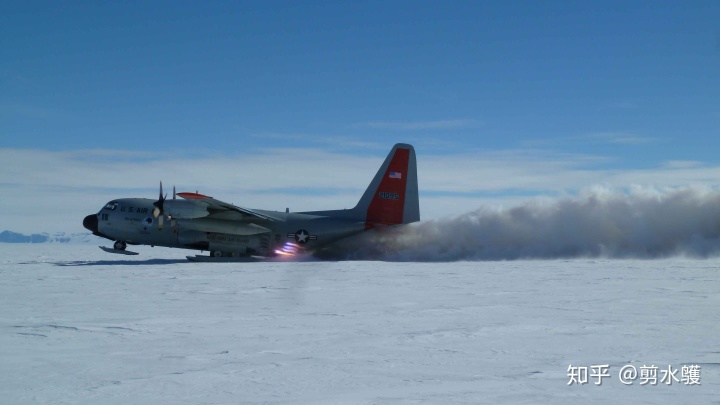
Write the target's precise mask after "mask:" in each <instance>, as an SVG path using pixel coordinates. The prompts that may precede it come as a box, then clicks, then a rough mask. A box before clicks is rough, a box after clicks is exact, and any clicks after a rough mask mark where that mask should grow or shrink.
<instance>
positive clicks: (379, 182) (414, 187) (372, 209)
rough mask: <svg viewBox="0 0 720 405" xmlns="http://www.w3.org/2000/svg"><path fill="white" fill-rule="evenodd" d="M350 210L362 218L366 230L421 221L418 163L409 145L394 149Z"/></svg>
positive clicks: (399, 145)
mask: <svg viewBox="0 0 720 405" xmlns="http://www.w3.org/2000/svg"><path fill="white" fill-rule="evenodd" d="M353 210H354V211H355V212H356V213H357V214H358V215H359V216H363V217H364V218H365V227H366V228H372V227H375V226H377V225H398V224H409V223H411V222H416V221H419V220H420V202H419V198H418V182H417V163H416V160H415V149H414V148H413V147H412V145H408V144H404V143H398V144H396V145H395V146H393V148H392V150H391V151H390V154H388V156H387V158H386V159H385V162H384V163H383V164H382V166H380V170H378V172H377V174H375V177H374V178H373V180H372V182H371V183H370V186H368V188H367V190H365V194H363V196H362V198H360V201H359V202H358V204H357V205H356V206H355V208H353Z"/></svg>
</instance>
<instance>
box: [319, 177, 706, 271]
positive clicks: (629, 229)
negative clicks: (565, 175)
mask: <svg viewBox="0 0 720 405" xmlns="http://www.w3.org/2000/svg"><path fill="white" fill-rule="evenodd" d="M683 254H684V255H689V256H695V257H708V256H713V255H720V191H718V190H712V189H707V188H694V187H685V188H681V189H671V190H655V189H635V190H633V191H631V192H629V193H625V192H619V191H613V190H608V189H603V188H592V189H589V190H585V191H583V192H581V193H580V195H578V196H576V197H564V198H557V199H554V200H551V201H547V200H546V201H544V202H542V201H530V202H526V203H524V204H522V205H519V206H516V207H513V208H508V209H490V208H479V209H477V210H475V211H472V212H469V213H466V214H463V215H460V216H458V217H454V218H446V219H438V220H433V221H425V222H421V223H419V224H412V225H408V226H403V227H397V228H389V229H386V230H383V231H369V232H366V233H365V234H362V235H359V236H358V237H355V238H349V239H346V240H342V241H339V242H338V243H336V244H334V245H331V246H328V247H327V248H325V249H322V250H320V251H318V252H316V253H315V256H316V257H317V258H320V259H329V260H389V261H456V260H512V259H558V258H575V257H607V258H662V257H669V256H673V255H683Z"/></svg>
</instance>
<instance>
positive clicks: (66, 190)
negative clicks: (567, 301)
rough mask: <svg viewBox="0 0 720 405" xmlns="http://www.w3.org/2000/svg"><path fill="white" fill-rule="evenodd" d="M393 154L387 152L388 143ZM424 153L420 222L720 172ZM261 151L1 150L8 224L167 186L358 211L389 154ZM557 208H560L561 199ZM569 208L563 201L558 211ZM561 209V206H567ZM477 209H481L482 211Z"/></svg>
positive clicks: (60, 223) (57, 227)
mask: <svg viewBox="0 0 720 405" xmlns="http://www.w3.org/2000/svg"><path fill="white" fill-rule="evenodd" d="M388 148H389V145H388ZM416 149H417V153H418V175H419V183H420V199H421V201H420V207H421V217H422V218H423V219H425V220H428V219H438V218H443V217H452V216H457V215H462V214H465V215H470V214H466V213H467V212H470V211H474V212H486V213H487V212H489V211H483V210H492V209H495V208H500V207H502V208H509V207H514V206H523V205H522V204H527V201H530V203H531V204H535V203H541V202H543V201H562V200H558V198H560V199H561V198H562V197H564V196H574V195H578V194H582V193H583V192H586V191H587V190H588V189H592V187H595V186H602V187H603V188H605V189H609V190H613V191H614V192H617V193H621V194H627V193H628V192H630V191H631V190H633V189H636V188H637V187H645V188H647V189H654V190H660V191H658V192H668V190H673V189H678V188H680V189H682V188H684V187H687V186H696V187H701V188H705V189H708V190H712V189H715V188H717V184H718V182H719V179H720V167H716V166H710V165H704V164H702V163H699V162H664V163H662V164H660V165H659V166H658V167H655V168H651V169H634V170H628V169H612V168H609V167H607V165H605V161H606V160H608V159H606V158H604V157H602V156H588V155H581V154H568V153H563V154H560V153H547V152H542V151H537V150H507V151H482V150H478V151H471V150H468V151H464V152H462V153H455V154H448V153H444V154H433V153H432V152H431V151H426V150H424V149H422V148H416ZM366 152H367V153H364V154H358V153H357V152H356V151H354V152H350V151H333V150H328V149H323V148H274V149H273V148H265V149H262V150H256V151H250V150H246V151H243V152H239V153H226V154H222V155H219V154H195V155H188V154H177V153H175V154H174V153H170V152H163V153H159V152H136V151H112V150H95V151H48V150H37V149H35V150H33V149H0V161H2V162H3V164H4V165H6V167H7V170H3V171H0V192H1V193H3V195H6V196H12V198H4V199H2V200H0V210H2V212H4V213H6V215H5V217H4V219H3V224H2V225H3V226H2V227H3V228H6V229H10V230H15V231H20V232H55V231H74V230H82V228H81V224H80V222H81V219H82V218H83V217H84V216H85V215H87V214H89V213H92V212H96V211H97V210H98V209H99V208H100V207H101V206H102V205H103V204H104V203H105V202H106V201H108V200H111V199H114V198H121V197H146V198H154V197H155V195H156V193H157V186H158V182H159V181H160V180H162V181H163V182H164V184H165V185H166V187H167V189H170V187H172V185H176V186H177V187H178V191H195V190H198V191H200V192H203V193H206V194H208V195H212V196H214V197H217V198H220V199H223V200H226V201H229V202H232V203H235V204H237V205H241V206H247V207H250V208H264V209H271V210H273V209H274V210H278V211H283V210H284V209H285V208H286V207H288V208H290V209H291V210H292V211H308V210H322V209H338V208H350V207H352V206H354V205H355V203H356V202H357V200H358V199H359V197H360V195H361V194H362V192H363V191H364V189H365V187H367V185H368V184H369V182H370V180H371V178H372V176H373V175H374V173H375V171H376V170H377V168H378V167H379V165H380V164H381V162H382V160H383V158H384V156H385V153H386V152H387V151H386V150H379V149H371V150H369V151H366ZM558 204H559V203H558ZM561 205H562V204H561ZM562 206H565V205H562ZM477 210H480V211H477Z"/></svg>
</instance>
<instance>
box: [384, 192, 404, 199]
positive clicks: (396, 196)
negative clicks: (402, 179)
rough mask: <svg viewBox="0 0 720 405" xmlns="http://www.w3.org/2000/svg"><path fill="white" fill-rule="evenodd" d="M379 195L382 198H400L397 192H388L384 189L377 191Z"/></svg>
mask: <svg viewBox="0 0 720 405" xmlns="http://www.w3.org/2000/svg"><path fill="white" fill-rule="evenodd" d="M379 195H380V198H382V199H384V200H399V199H400V195H399V194H398V193H388V192H386V191H381V192H380V193H379Z"/></svg>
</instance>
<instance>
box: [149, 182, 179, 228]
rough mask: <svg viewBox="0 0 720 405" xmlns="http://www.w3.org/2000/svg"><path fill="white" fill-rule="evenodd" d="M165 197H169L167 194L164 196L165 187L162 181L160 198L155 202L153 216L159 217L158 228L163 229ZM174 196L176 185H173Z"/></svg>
mask: <svg viewBox="0 0 720 405" xmlns="http://www.w3.org/2000/svg"><path fill="white" fill-rule="evenodd" d="M165 198H167V194H165V196H163V187H162V181H161V182H160V195H159V196H158V200H157V201H155V202H154V203H153V205H154V206H155V209H153V216H154V217H155V218H157V220H158V228H159V229H162V227H163V214H164V213H165V211H164V206H165ZM173 198H175V187H173Z"/></svg>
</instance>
